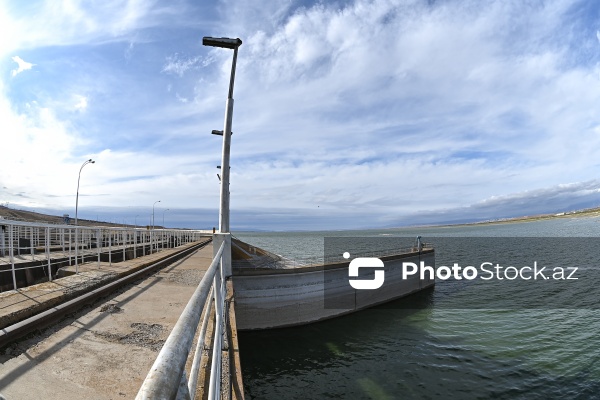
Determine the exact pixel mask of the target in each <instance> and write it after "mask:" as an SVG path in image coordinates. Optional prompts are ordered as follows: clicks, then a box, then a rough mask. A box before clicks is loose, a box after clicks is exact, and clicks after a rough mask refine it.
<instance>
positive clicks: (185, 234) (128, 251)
mask: <svg viewBox="0 0 600 400" xmlns="http://www.w3.org/2000/svg"><path fill="white" fill-rule="evenodd" d="M202 236H208V234H207V232H205V231H198V230H183V229H155V230H148V229H145V228H135V227H88V226H85V227H84V226H74V225H58V224H40V223H33V222H23V221H13V220H7V219H0V292H1V291H6V290H18V289H19V288H20V287H25V286H29V285H32V284H35V283H39V282H40V281H52V280H53V279H54V276H55V275H56V272H57V270H58V269H59V268H61V267H66V266H70V265H75V273H78V272H79V265H80V264H81V263H83V262H96V263H97V265H98V267H100V263H101V261H107V262H108V263H109V264H112V263H113V262H119V261H124V260H128V259H132V258H136V257H139V256H145V255H147V254H150V253H154V252H157V251H160V250H162V249H166V248H173V247H178V246H180V245H184V244H187V243H190V242H194V241H197V240H199V239H200V238H201V237H202Z"/></svg>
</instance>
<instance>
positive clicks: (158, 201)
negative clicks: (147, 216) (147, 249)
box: [152, 200, 160, 229]
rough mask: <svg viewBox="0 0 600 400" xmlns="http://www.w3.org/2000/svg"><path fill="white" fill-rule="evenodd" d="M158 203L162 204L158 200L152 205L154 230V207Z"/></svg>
mask: <svg viewBox="0 0 600 400" xmlns="http://www.w3.org/2000/svg"><path fill="white" fill-rule="evenodd" d="M156 203H160V200H157V201H155V202H154V204H152V229H154V206H155V205H156Z"/></svg>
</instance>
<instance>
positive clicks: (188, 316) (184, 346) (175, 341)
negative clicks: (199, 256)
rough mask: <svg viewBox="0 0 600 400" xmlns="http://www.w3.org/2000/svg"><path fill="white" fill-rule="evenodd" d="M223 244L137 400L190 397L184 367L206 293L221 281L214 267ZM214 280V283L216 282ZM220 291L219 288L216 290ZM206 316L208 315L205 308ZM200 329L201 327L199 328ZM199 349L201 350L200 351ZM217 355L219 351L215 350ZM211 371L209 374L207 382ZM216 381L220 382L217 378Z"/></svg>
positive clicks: (221, 253)
mask: <svg viewBox="0 0 600 400" xmlns="http://www.w3.org/2000/svg"><path fill="white" fill-rule="evenodd" d="M225 244H226V242H225V241H223V242H222V243H221V246H220V247H219V250H218V251H217V252H216V254H215V257H214V258H213V260H212V262H211V264H210V267H209V268H208V270H207V271H206V273H205V274H204V277H202V280H201V281H200V284H199V285H198V287H197V288H196V290H195V291H194V294H193V295H192V297H191V298H190V300H189V302H188V304H187V305H186V307H185V309H184V310H183V313H182V314H181V316H180V317H179V319H178V320H177V323H176V324H175V327H174V328H173V330H172V331H171V334H170V335H169V337H168V338H167V340H166V342H165V344H164V345H163V347H162V349H161V351H160V353H159V354H158V357H157V358H156V361H155V362H154V364H153V365H152V368H150V372H148V375H147V376H146V379H145V380H144V382H143V384H142V386H141V388H140V390H139V392H138V394H137V396H136V399H137V400H142V399H175V398H178V399H179V398H183V399H190V398H192V397H193V396H194V393H191V394H190V393H189V389H188V379H187V377H186V374H185V364H186V361H187V359H188V356H189V353H190V350H191V347H192V343H193V340H194V336H195V334H196V330H197V329H198V323H199V321H200V316H201V314H202V309H203V308H204V305H205V303H206V301H207V299H208V298H209V291H210V289H211V285H212V284H213V279H214V280H215V281H217V280H218V281H219V283H220V281H221V279H220V278H221V273H220V271H219V273H218V274H217V271H218V270H219V269H218V266H219V264H220V262H221V256H222V255H223V250H224V248H225ZM217 278H218V279H217ZM217 287H218V286H216V285H215V290H213V293H214V295H215V299H217V300H219V297H221V300H222V296H220V295H221V293H220V290H216V288H217ZM219 289H220V288H219ZM220 309H222V304H219V302H218V301H216V302H215V311H216V312H217V314H218V311H219V310H220ZM206 312H207V313H208V312H210V308H209V307H207V310H206ZM203 325H204V324H203ZM217 328H218V326H217V325H215V336H219V330H218V329H217ZM198 341H201V342H204V337H199V338H198ZM200 348H201V347H200ZM219 353H220V348H219ZM213 372H214V371H212V370H211V380H212V378H213V375H215V374H214V373H213ZM189 380H197V376H190V379H189ZM219 381H220V378H219ZM190 386H191V385H190Z"/></svg>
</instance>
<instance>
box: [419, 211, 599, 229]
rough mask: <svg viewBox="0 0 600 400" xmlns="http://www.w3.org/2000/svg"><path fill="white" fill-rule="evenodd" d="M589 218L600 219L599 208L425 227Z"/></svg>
mask: <svg viewBox="0 0 600 400" xmlns="http://www.w3.org/2000/svg"><path fill="white" fill-rule="evenodd" d="M589 217H600V207H596V208H588V209H584V210H576V211H565V212H560V213H555V214H540V215H528V216H523V217H512V218H499V219H494V220H485V221H477V222H464V223H460V224H440V225H427V226H430V227H442V226H473V225H501V224H513V223H518V222H535V221H542V220H550V219H561V218H589Z"/></svg>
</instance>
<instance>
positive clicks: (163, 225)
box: [162, 208, 170, 228]
mask: <svg viewBox="0 0 600 400" xmlns="http://www.w3.org/2000/svg"><path fill="white" fill-rule="evenodd" d="M169 210H170V208H167V209H166V210H165V211H163V224H162V226H163V228H164V227H165V213H166V212H167V211H169Z"/></svg>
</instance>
